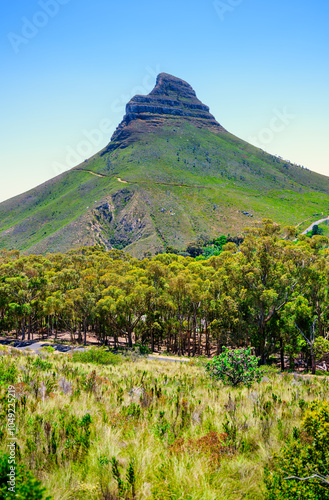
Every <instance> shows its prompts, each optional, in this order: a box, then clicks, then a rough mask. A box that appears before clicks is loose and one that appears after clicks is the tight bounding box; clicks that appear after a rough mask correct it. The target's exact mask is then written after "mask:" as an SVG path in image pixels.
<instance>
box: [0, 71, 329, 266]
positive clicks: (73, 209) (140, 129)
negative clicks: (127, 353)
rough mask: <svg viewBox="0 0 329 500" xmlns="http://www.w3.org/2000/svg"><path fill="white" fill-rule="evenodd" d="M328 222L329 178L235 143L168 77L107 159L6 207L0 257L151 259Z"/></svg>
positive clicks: (125, 125)
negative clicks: (84, 251)
mask: <svg viewBox="0 0 329 500" xmlns="http://www.w3.org/2000/svg"><path fill="white" fill-rule="evenodd" d="M322 213H323V214H324V215H328V214H329V179H328V178H327V177H325V176H322V175H320V174H316V173H314V172H310V171H308V170H306V169H303V168H301V167H297V166H296V165H293V164H291V163H289V162H286V161H283V160H281V159H279V158H277V157H275V156H272V155H269V154H267V153H265V152H264V151H262V150H261V149H258V148H255V147H253V146H251V145H250V144H248V143H246V142H244V141H242V140H240V139H239V138H237V137H235V136H234V135H232V134H230V133H229V132H228V131H227V130H225V129H224V128H223V127H222V125H220V124H219V123H218V122H217V121H216V119H215V118H214V116H213V115H211V113H210V111H209V108H208V106H206V105H205V104H203V103H202V102H201V101H200V100H199V99H198V98H197V96H196V94H195V92H194V90H193V88H192V87H191V86H190V85H189V84H188V83H187V82H185V81H184V80H181V79H179V78H176V77H174V76H171V75H169V74H166V73H161V74H160V75H158V77H157V81H156V85H155V87H154V89H153V90H152V92H150V94H148V95H147V96H135V97H133V98H132V99H131V100H130V101H129V103H128V104H127V107H126V114H125V116H124V118H123V120H122V122H121V123H120V124H119V126H118V128H117V129H116V131H115V132H114V134H113V136H112V138H111V141H110V143H109V144H108V146H106V147H105V148H104V149H103V150H102V151H100V152H99V153H98V154H96V155H94V156H93V157H92V158H90V159H89V160H86V161H85V162H83V163H81V164H80V165H78V166H76V167H74V168H73V169H71V170H69V171H68V172H65V173H63V174H61V175H59V176H57V177H55V178H54V179H51V180H49V181H48V182H46V183H44V184H42V185H41V186H38V187H36V188H34V189H32V190H30V191H29V192H27V193H24V194H22V195H20V196H17V197H15V198H12V199H11V200H7V201H5V202H3V203H1V204H0V248H7V249H13V248H17V249H20V250H23V251H26V252H29V253H46V252H59V251H66V250H68V249H70V248H76V247H79V246H83V245H94V244H102V245H104V246H105V247H106V248H108V249H110V248H113V247H114V248H120V249H124V250H125V251H127V252H129V253H131V254H133V255H135V256H137V257H143V255H145V252H150V253H152V254H154V253H156V252H162V251H164V250H165V249H166V247H168V246H174V247H177V248H178V249H184V248H185V247H186V246H187V244H188V243H189V242H191V241H195V240H196V239H197V238H199V237H200V236H203V237H204V238H212V237H215V236H218V235H220V234H231V235H235V234H238V233H239V232H240V231H241V230H242V228H243V227H245V226H246V225H253V224H255V223H256V222H257V220H261V219H262V218H264V217H269V218H272V219H274V220H275V221H277V222H279V223H281V224H283V225H290V224H293V225H296V224H299V223H300V222H302V221H309V222H312V220H317V219H319V217H318V214H322ZM250 215H252V216H253V217H250ZM305 224H306V225H307V222H305ZM306 225H305V228H306ZM300 227H301V229H302V228H303V227H304V226H303V224H302V225H301V226H300Z"/></svg>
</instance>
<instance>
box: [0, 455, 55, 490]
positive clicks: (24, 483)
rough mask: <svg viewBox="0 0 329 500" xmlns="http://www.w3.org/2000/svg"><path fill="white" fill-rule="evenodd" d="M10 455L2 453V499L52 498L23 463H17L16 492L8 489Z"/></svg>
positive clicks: (0, 464)
mask: <svg viewBox="0 0 329 500" xmlns="http://www.w3.org/2000/svg"><path fill="white" fill-rule="evenodd" d="M10 467H13V465H11V464H10V463H9V455H7V454H1V455H0V498H1V500H7V499H8V500H11V499H12V500H51V497H49V496H47V497H46V496H45V489H44V488H43V487H42V486H41V482H40V481H38V480H37V479H35V478H34V476H33V474H32V473H31V472H30V471H29V470H27V468H26V467H24V466H23V465H20V464H18V465H15V471H16V481H15V482H16V485H15V492H14V493H13V492H11V491H8V483H7V481H8V477H9V476H8V474H9V473H10V472H11V469H10Z"/></svg>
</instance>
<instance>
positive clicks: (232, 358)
mask: <svg viewBox="0 0 329 500" xmlns="http://www.w3.org/2000/svg"><path fill="white" fill-rule="evenodd" d="M206 369H207V371H208V372H209V373H210V375H211V377H214V378H215V379H218V380H221V381H222V382H223V383H224V384H229V385H232V386H233V387H235V386H237V385H239V384H244V385H246V386H248V387H249V386H250V385H251V384H252V383H253V382H254V381H259V380H260V378H261V372H260V369H259V368H258V361H257V358H256V356H253V355H252V354H251V349H250V348H248V349H234V350H228V349H226V348H225V347H223V353H222V354H220V355H219V356H217V357H214V358H213V359H212V360H211V361H209V363H207V365H206Z"/></svg>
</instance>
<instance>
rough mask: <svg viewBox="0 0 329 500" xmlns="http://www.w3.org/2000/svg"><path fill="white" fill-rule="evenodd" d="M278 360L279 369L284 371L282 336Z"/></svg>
mask: <svg viewBox="0 0 329 500" xmlns="http://www.w3.org/2000/svg"><path fill="white" fill-rule="evenodd" d="M280 361H281V371H282V372H284V370H285V366H284V347H283V341H282V338H280Z"/></svg>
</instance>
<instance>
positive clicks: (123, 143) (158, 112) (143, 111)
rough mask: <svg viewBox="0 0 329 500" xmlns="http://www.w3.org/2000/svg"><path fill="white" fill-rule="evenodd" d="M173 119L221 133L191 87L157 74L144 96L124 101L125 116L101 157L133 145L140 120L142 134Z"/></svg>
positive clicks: (177, 79) (173, 78) (182, 81)
mask: <svg viewBox="0 0 329 500" xmlns="http://www.w3.org/2000/svg"><path fill="white" fill-rule="evenodd" d="M175 119H179V120H180V121H181V120H182V119H183V120H187V121H189V122H191V123H192V124H193V125H194V126H196V127H198V128H207V129H210V130H211V131H213V132H217V131H221V132H223V131H225V129H224V128H223V127H222V126H221V125H220V124H219V123H218V122H217V121H216V119H215V118H214V116H213V115H212V114H211V113H210V112H209V107H208V106H206V105H205V104H203V103H202V102H201V101H200V100H199V99H198V98H197V96H196V93H195V91H194V90H193V88H192V87H191V85H189V84H188V83H187V82H185V81H184V80H181V79H180V78H176V77H175V76H172V75H168V74H167V73H160V74H159V75H158V77H157V81H156V86H155V87H154V89H153V90H152V91H151V92H150V93H149V94H148V95H147V96H142V95H136V96H135V97H133V98H132V99H131V100H130V101H129V102H128V104H127V106H126V114H125V116H124V118H123V120H122V122H121V123H120V125H119V126H118V127H117V129H116V131H115V132H114V134H113V136H112V138H111V143H110V144H109V145H108V147H107V148H106V149H105V151H104V154H105V153H108V152H109V151H111V150H114V149H117V148H125V147H127V146H128V145H129V144H130V143H131V142H133V141H134V140H135V139H136V135H138V133H140V127H139V125H140V123H141V121H142V123H143V133H145V132H146V131H149V132H152V131H154V129H155V127H158V126H160V125H166V124H168V123H169V120H170V121H171V122H170V123H172V124H173V125H175Z"/></svg>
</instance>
